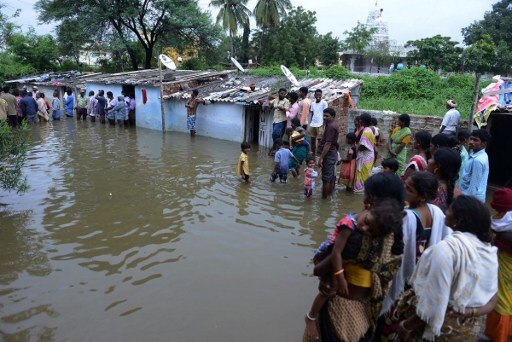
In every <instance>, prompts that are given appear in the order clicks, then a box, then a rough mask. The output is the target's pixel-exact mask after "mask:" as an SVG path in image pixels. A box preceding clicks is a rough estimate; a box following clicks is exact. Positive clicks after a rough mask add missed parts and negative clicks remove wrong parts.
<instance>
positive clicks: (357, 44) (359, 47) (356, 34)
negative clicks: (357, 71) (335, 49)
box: [342, 21, 377, 71]
mask: <svg viewBox="0 0 512 342" xmlns="http://www.w3.org/2000/svg"><path fill="white" fill-rule="evenodd" d="M375 32H377V28H375V27H368V26H366V25H364V24H361V23H360V22H359V21H358V22H357V25H356V26H355V27H353V28H352V30H350V31H345V32H343V34H345V35H347V37H346V38H345V40H344V41H343V42H342V48H343V49H344V50H351V51H352V52H353V53H354V54H359V55H362V54H364V53H365V49H366V48H367V47H368V46H369V45H370V43H371V42H372V40H373V35H374V34H375ZM355 61H356V57H355V56H354V57H352V58H351V59H350V70H351V71H354V64H355Z"/></svg>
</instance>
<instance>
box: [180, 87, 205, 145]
mask: <svg viewBox="0 0 512 342" xmlns="http://www.w3.org/2000/svg"><path fill="white" fill-rule="evenodd" d="M200 103H202V104H203V105H205V104H206V103H205V101H204V100H203V99H202V98H200V97H199V91H197V89H194V90H192V95H191V96H190V98H189V99H188V100H187V103H186V104H185V107H186V108H187V129H188V130H189V131H190V136H191V137H193V136H195V135H196V114H197V106H199V104H200Z"/></svg>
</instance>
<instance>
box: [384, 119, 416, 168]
mask: <svg viewBox="0 0 512 342" xmlns="http://www.w3.org/2000/svg"><path fill="white" fill-rule="evenodd" d="M410 123H411V117H410V116H409V115H407V114H402V115H400V116H399V117H398V126H397V127H395V129H394V130H393V132H392V133H391V137H390V139H389V142H388V152H389V154H388V157H392V158H395V159H396V160H397V161H398V165H399V167H398V170H397V171H396V174H397V175H399V176H400V175H401V174H402V172H404V167H405V164H406V162H407V145H408V144H409V143H410V142H411V129H410V128H409V124H410Z"/></svg>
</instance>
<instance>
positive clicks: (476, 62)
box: [462, 35, 496, 130]
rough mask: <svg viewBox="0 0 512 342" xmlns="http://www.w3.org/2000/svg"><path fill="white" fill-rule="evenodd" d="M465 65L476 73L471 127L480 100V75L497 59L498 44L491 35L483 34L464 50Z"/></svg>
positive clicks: (489, 69) (490, 67)
mask: <svg viewBox="0 0 512 342" xmlns="http://www.w3.org/2000/svg"><path fill="white" fill-rule="evenodd" d="M462 58H463V60H464V64H465V67H466V68H467V69H468V70H471V71H474V73H475V86H474V91H473V102H472V103H471V111H470V113H469V127H468V128H469V129H470V130H471V128H472V127H473V117H474V114H475V108H476V104H477V101H478V92H479V90H480V89H479V86H480V77H481V76H482V74H483V73H485V72H489V71H491V70H492V69H493V67H494V64H495V61H496V45H495V44H494V41H493V40H492V38H491V36H490V35H483V36H482V37H481V38H480V39H479V40H477V41H476V42H474V43H473V44H471V45H470V46H468V47H467V48H466V50H464V53H463V55H462Z"/></svg>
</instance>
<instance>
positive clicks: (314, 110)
mask: <svg viewBox="0 0 512 342" xmlns="http://www.w3.org/2000/svg"><path fill="white" fill-rule="evenodd" d="M327 107H329V106H328V105H327V102H325V100H322V90H321V89H317V90H315V101H313V102H311V120H309V125H308V134H309V136H310V137H311V150H312V151H313V154H315V153H316V146H317V140H320V139H322V136H323V133H324V132H323V131H324V109H326V108H327Z"/></svg>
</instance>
